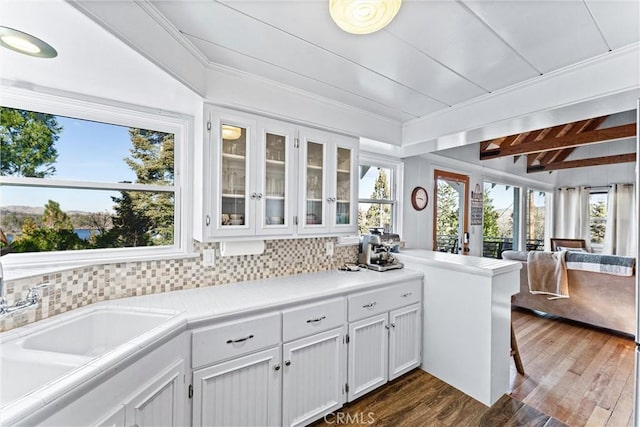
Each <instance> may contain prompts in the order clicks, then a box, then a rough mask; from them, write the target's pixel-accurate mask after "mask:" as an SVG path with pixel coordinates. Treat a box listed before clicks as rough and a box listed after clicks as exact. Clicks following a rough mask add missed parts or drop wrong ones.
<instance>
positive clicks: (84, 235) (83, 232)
mask: <svg viewBox="0 0 640 427" xmlns="http://www.w3.org/2000/svg"><path fill="white" fill-rule="evenodd" d="M73 232H74V233H76V235H77V236H78V237H79V238H81V239H82V240H89V239H90V238H91V233H93V234H100V231H98V230H94V229H92V228H75V229H74V230H73ZM14 237H15V235H14V234H13V233H7V240H9V243H11V242H13V239H14Z"/></svg>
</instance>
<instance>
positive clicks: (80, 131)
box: [0, 116, 136, 212]
mask: <svg viewBox="0 0 640 427" xmlns="http://www.w3.org/2000/svg"><path fill="white" fill-rule="evenodd" d="M57 118H58V124H59V125H61V126H62V131H61V132H60V134H59V135H60V139H58V141H57V142H56V144H55V147H56V149H57V150H58V159H57V161H56V164H55V167H56V173H55V174H54V175H53V176H51V177H50V178H51V179H64V180H67V179H68V180H78V181H85V182H86V181H102V182H118V181H131V182H133V181H135V178H136V177H135V174H134V173H133V171H132V170H131V169H130V168H129V167H128V166H127V164H126V163H125V162H124V160H123V159H124V158H125V157H127V156H128V155H129V147H130V146H131V140H130V138H129V133H128V131H129V128H128V127H125V126H118V125H110V124H104V123H98V122H91V121H87V120H78V119H69V118H66V117H61V116H57ZM1 191H2V192H1V194H0V204H1V205H2V206H11V205H21V206H33V207H43V206H44V205H45V204H46V203H47V201H48V200H50V199H51V200H55V201H56V202H58V203H60V206H61V208H62V209H63V210H65V211H69V210H79V211H87V212H104V211H109V212H111V211H112V206H113V202H112V201H111V198H110V196H117V195H119V193H118V192H114V191H104V190H74V189H52V188H48V189H41V188H32V187H7V186H3V187H2V190H1Z"/></svg>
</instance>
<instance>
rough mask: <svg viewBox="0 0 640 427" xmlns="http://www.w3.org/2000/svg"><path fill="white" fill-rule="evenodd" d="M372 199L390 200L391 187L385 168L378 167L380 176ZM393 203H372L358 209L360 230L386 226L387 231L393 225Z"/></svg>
mask: <svg viewBox="0 0 640 427" xmlns="http://www.w3.org/2000/svg"><path fill="white" fill-rule="evenodd" d="M371 199H373V200H380V201H389V200H390V199H391V189H390V188H389V178H388V176H387V170H386V169H385V168H378V177H377V178H376V181H375V183H374V187H373V193H372V194H371ZM391 215H392V205H391V204H390V203H370V204H369V207H368V208H367V209H366V210H365V209H362V208H359V209H358V231H359V233H360V234H367V233H369V232H370V231H369V230H370V229H371V228H384V230H385V231H386V232H390V231H391V227H392V217H391Z"/></svg>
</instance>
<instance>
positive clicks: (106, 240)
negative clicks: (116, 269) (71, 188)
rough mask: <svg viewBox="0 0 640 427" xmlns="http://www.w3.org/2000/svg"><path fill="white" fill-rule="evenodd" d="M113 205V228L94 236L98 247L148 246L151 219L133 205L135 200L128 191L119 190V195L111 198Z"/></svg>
mask: <svg viewBox="0 0 640 427" xmlns="http://www.w3.org/2000/svg"><path fill="white" fill-rule="evenodd" d="M111 199H112V200H113V201H114V203H115V205H114V210H115V215H114V216H113V217H112V218H111V220H112V222H113V228H111V230H109V231H108V232H106V233H101V234H98V235H97V236H95V242H96V245H97V246H98V247H136V246H148V245H149V241H150V237H151V236H150V233H149V231H150V228H151V225H152V220H151V219H150V218H149V217H148V216H146V215H145V213H144V211H140V210H139V209H137V208H136V206H135V201H134V199H133V198H132V197H131V193H130V192H128V191H123V192H121V197H112V198H111Z"/></svg>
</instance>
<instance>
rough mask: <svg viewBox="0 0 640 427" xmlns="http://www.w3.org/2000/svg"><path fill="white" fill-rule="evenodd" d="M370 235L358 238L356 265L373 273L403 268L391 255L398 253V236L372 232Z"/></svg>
mask: <svg viewBox="0 0 640 427" xmlns="http://www.w3.org/2000/svg"><path fill="white" fill-rule="evenodd" d="M372 231H373V232H372V234H363V235H362V236H360V252H359V254H358V264H359V265H361V266H364V267H367V268H369V269H371V270H375V271H387V270H393V269H396V268H402V267H404V264H402V263H401V262H399V261H398V260H397V259H396V258H395V257H394V256H393V255H392V253H393V252H398V247H399V245H400V236H399V235H397V234H392V233H382V232H376V231H374V230H372Z"/></svg>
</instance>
